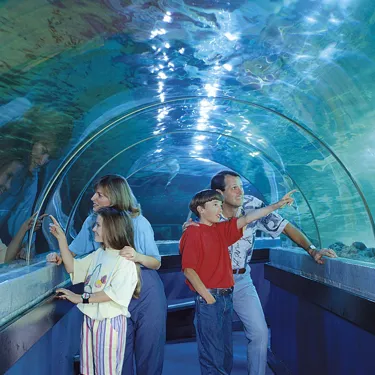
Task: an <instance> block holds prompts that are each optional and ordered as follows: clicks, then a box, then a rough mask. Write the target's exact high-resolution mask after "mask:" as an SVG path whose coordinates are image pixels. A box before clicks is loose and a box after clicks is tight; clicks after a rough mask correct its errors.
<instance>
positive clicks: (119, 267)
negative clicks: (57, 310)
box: [70, 248, 138, 320]
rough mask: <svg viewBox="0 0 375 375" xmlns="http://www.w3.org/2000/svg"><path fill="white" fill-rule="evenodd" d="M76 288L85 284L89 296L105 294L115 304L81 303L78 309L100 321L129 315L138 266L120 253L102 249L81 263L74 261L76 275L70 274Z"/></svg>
mask: <svg viewBox="0 0 375 375" xmlns="http://www.w3.org/2000/svg"><path fill="white" fill-rule="evenodd" d="M70 278H71V280H72V283H73V284H78V283H82V282H84V283H85V288H84V290H85V292H88V293H96V292H101V291H104V292H105V293H106V294H107V295H108V297H109V298H111V301H109V302H100V303H88V304H83V303H79V304H78V305H77V307H78V308H79V309H80V310H81V311H82V312H83V313H84V314H85V315H87V316H89V317H90V318H92V319H96V320H103V319H106V318H114V317H115V316H119V315H125V316H126V317H128V318H129V317H130V313H129V310H128V306H129V303H130V301H131V299H132V296H133V293H134V290H135V287H136V285H137V281H138V276H137V269H136V265H135V263H134V262H132V261H130V260H127V259H125V258H124V257H121V256H120V255H119V250H113V249H106V250H103V249H102V248H99V249H98V250H95V251H94V252H92V253H91V254H89V255H87V256H85V257H84V258H81V259H74V271H73V273H71V274H70Z"/></svg>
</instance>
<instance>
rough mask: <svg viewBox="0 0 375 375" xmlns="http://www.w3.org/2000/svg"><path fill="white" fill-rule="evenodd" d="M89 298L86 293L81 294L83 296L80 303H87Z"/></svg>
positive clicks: (88, 294)
mask: <svg viewBox="0 0 375 375" xmlns="http://www.w3.org/2000/svg"><path fill="white" fill-rule="evenodd" d="M90 296H91V294H90V293H86V292H85V293H83V294H82V295H81V298H82V303H89V299H90Z"/></svg>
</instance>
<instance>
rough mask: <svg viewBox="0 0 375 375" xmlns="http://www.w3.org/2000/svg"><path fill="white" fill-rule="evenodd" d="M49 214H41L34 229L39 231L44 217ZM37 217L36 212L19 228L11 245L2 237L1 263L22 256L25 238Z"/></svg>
mask: <svg viewBox="0 0 375 375" xmlns="http://www.w3.org/2000/svg"><path fill="white" fill-rule="evenodd" d="M45 216H47V215H41V216H40V217H39V218H38V219H37V222H36V224H35V228H34V230H35V231H37V230H38V229H40V227H41V225H42V220H43V218H44V217H45ZM35 218H36V213H35V214H34V215H33V216H31V217H30V218H29V219H27V220H26V221H25V222H24V223H23V224H22V225H21V228H20V229H19V230H18V232H17V233H16V235H15V236H14V238H13V239H12V241H11V242H10V244H9V246H6V245H5V244H4V243H3V241H2V240H1V238H0V264H3V263H9V262H11V261H13V260H15V259H17V258H19V257H20V255H21V253H22V251H24V246H25V243H24V242H23V239H24V237H25V235H26V233H27V232H28V231H29V230H30V229H31V228H32V226H33V224H34V221H35Z"/></svg>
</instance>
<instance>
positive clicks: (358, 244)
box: [351, 241, 367, 250]
mask: <svg viewBox="0 0 375 375" xmlns="http://www.w3.org/2000/svg"><path fill="white" fill-rule="evenodd" d="M351 246H353V247H355V248H357V249H358V250H366V249H367V246H366V245H365V244H364V243H363V242H359V241H358V242H353V243H352V245H351Z"/></svg>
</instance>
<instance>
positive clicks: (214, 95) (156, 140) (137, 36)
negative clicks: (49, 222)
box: [0, 0, 375, 246]
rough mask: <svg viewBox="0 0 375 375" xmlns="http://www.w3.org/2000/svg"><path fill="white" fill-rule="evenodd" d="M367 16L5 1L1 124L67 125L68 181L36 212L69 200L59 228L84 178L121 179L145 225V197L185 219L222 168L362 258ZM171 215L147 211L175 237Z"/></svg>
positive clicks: (367, 229) (246, 4)
mask: <svg viewBox="0 0 375 375" xmlns="http://www.w3.org/2000/svg"><path fill="white" fill-rule="evenodd" d="M374 10H375V5H374V4H373V2H372V1H350V0H345V1H334V0H326V1H292V0H291V1H270V2H267V1H262V2H259V1H230V2H228V1H203V0H202V1H199V2H198V1H188V0H186V1H158V2H157V1H147V2H146V1H133V2H131V1H122V2H120V1H101V2H91V1H79V2H78V1H51V2H49V3H46V2H44V1H33V0H31V1H28V2H27V3H20V2H18V1H7V2H5V3H4V4H2V8H1V16H2V18H1V20H0V22H1V28H0V38H1V39H0V40H1V43H0V53H1V61H0V72H1V78H0V82H1V86H0V87H1V98H2V99H1V102H2V104H3V105H4V108H5V112H3V120H2V119H1V118H0V124H5V123H6V121H8V120H9V118H12V116H13V117H14V116H16V115H15V113H17V114H22V112H23V111H25V110H26V109H29V108H31V107H33V106H37V105H44V106H46V107H51V108H54V109H56V110H58V111H61V112H64V113H68V114H69V115H71V116H72V117H73V119H74V129H73V138H72V140H71V142H70V144H69V146H68V147H66V148H65V149H64V154H65V156H66V158H65V163H67V165H66V168H65V169H64V170H62V171H58V172H61V174H59V179H58V180H57V181H56V183H55V184H52V185H51V186H50V187H51V190H50V192H49V194H48V196H46V199H45V200H44V204H45V205H48V204H53V202H55V199H58V198H57V197H58V196H59V194H60V193H61V194H63V193H64V194H67V196H68V198H69V199H66V200H65V195H64V199H63V200H64V204H65V202H66V207H65V206H64V204H63V206H62V212H63V214H64V215H65V216H66V217H69V216H72V214H73V212H72V210H73V211H74V209H75V206H77V207H76V208H77V210H78V211H79V207H80V206H81V204H82V202H84V201H85V200H86V201H87V200H88V198H87V196H88V194H89V191H86V187H87V186H86V185H87V184H88V182H89V181H91V180H92V179H94V178H95V176H96V174H102V173H106V172H113V171H118V172H119V173H122V174H124V175H127V176H131V177H130V179H129V181H130V182H131V181H133V183H132V186H133V189H134V192H135V194H136V195H137V196H138V198H139V200H140V201H141V203H142V205H143V208H144V211H145V215H146V216H149V215H148V213H147V212H148V211H150V208H148V207H147V205H148V198H150V201H152V202H153V201H154V200H155V201H156V199H157V197H158V196H159V197H160V200H163V199H164V201H165V202H169V200H168V199H170V200H171V199H172V198H173V199H176V200H177V199H180V200H184V202H185V207H186V205H187V202H188V201H189V198H190V196H191V195H192V193H194V192H195V191H196V190H199V189H202V188H205V187H207V184H208V183H209V176H210V175H211V174H212V173H214V172H216V171H217V170H220V169H222V168H223V167H228V168H231V169H233V170H236V171H237V172H239V173H240V174H241V175H242V176H243V177H244V178H245V179H247V180H248V181H250V182H251V183H252V184H253V185H254V186H255V188H256V189H257V190H258V191H259V192H260V193H261V194H262V196H263V197H264V198H265V199H266V201H273V200H275V199H277V198H278V197H280V195H282V194H284V193H285V191H286V190H288V189H290V188H298V189H299V190H300V192H301V194H298V195H297V196H296V200H297V204H296V207H295V208H290V209H288V210H286V211H285V212H284V216H286V217H287V218H289V219H293V221H294V222H295V223H296V224H297V225H299V226H301V228H302V229H303V230H304V231H305V232H306V233H307V234H308V235H309V236H310V237H311V238H312V239H313V240H314V241H315V242H316V243H319V241H321V243H322V244H323V245H325V246H327V245H329V244H330V243H331V242H333V241H342V242H345V243H348V244H350V243H351V242H353V241H355V240H362V241H364V242H365V243H366V244H367V245H368V246H374V245H375V243H374V235H373V230H372V226H373V223H372V215H373V214H374V213H375V195H374V182H373V181H374V180H373V173H374V157H375V150H374V141H375V131H374V125H373V119H372V118H373V108H374V96H373V91H374V88H373V87H374V84H373V83H374V82H375V80H374V78H375V77H374V75H375V74H374V72H375V69H374V68H375V64H374V56H375V50H374V46H375V43H374V41H373V37H372V36H373V35H375V34H374V32H375V30H374V20H375V16H374V14H375V13H374ZM5 106H8V107H5ZM6 108H8V110H6ZM9 108H10V109H9ZM4 113H5V114H4ZM0 115H1V113H0ZM284 116H285V117H284ZM46 131H48V129H47V128H46ZM76 151H77V152H79V153H78V154H77V155H76V157H75V158H74V159H73V160H70V157H71V156H72V155H74V153H75V152H76ZM2 152H4V150H2ZM78 156H79V157H78ZM69 160H70V162H69ZM68 162H69V163H68ZM65 163H64V162H63V163H62V165H65ZM88 166H90V167H89V168H88ZM100 168H102V169H101V170H99V169H100ZM98 170H99V172H98ZM162 175H163V176H164V177H161V176H162ZM165 175H167V178H166V179H165ZM200 175H202V176H203V177H202V178H201V179H195V180H192V181H195V182H194V185H193V186H186V182H185V184H182V185H181V181H180V182H179V177H178V176H185V178H186V177H190V178H193V177H197V176H200ZM158 176H159V177H158ZM168 176H169V177H168ZM162 178H164V180H163V184H161V182H160V179H162ZM142 181H143V182H142ZM150 181H151V184H150V185H148V190H147V191H146V193H147V194H149V195H146V197H144V196H143V197H142V196H139V194H140V193H141V192H143V194H145V193H144V191H145V190H142V189H141V186H144V185H142V183H144V184H146V183H147V182H150ZM67 182H70V186H71V187H74V188H70V189H64V184H65V185H66V183H67ZM72 182H73V183H74V184H73V183H72ZM140 182H142V183H140ZM58 186H60V187H61V189H57V187H58ZM181 186H183V188H182V187H181ZM160 187H162V188H160ZM85 191H86V192H85ZM80 194H81V195H80ZM146 198H147V199H146ZM40 203H42V199H40ZM173 207H174V206H173V204H172V205H171V207H170V210H171V211H173ZM150 214H151V213H150ZM179 215H181V213H180V212H172V214H171V213H170V212H168V210H167V209H166V208H165V209H164V211H160V216H162V217H165V219H166V220H172V219H171V217H172V216H174V217H175V220H176V222H177V221H180V222H181V220H185V219H186V216H187V209H185V211H184V212H183V216H182V217H181V216H179ZM177 218H178V220H177ZM150 221H152V220H150Z"/></svg>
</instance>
